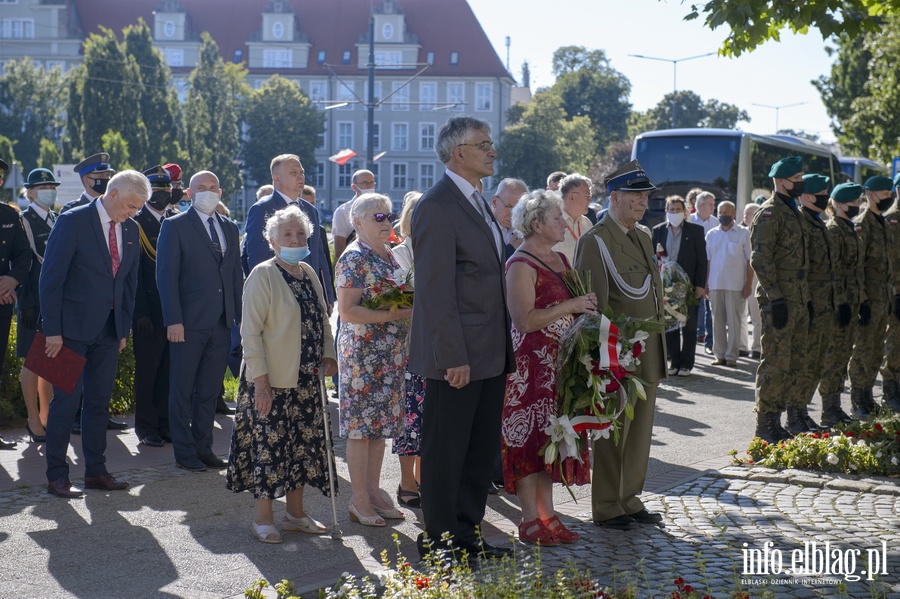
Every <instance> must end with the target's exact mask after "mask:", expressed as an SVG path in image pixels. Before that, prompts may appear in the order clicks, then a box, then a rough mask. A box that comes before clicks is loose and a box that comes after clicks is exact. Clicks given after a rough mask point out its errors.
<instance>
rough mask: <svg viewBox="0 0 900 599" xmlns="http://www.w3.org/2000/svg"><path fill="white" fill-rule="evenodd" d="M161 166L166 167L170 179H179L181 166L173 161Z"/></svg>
mask: <svg viewBox="0 0 900 599" xmlns="http://www.w3.org/2000/svg"><path fill="white" fill-rule="evenodd" d="M163 168H164V169H166V172H167V173H169V178H170V179H171V180H172V181H181V167H180V166H178V165H177V164H175V163H174V162H170V163H169V164H164V165H163Z"/></svg>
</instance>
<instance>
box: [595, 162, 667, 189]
mask: <svg viewBox="0 0 900 599" xmlns="http://www.w3.org/2000/svg"><path fill="white" fill-rule="evenodd" d="M603 182H604V183H605V184H606V191H607V193H612V192H614V191H616V190H619V189H621V190H622V191H652V190H654V189H657V187H656V185H654V184H653V183H651V182H650V178H649V177H647V173H645V172H644V168H643V167H642V166H641V165H640V164H638V161H637V160H632V161H631V162H629V163H628V164H626V165H625V166H623V167H622V168H620V169H619V170H617V171H616V172H614V173H612V174H611V175H609V176H607V177H606V178H605V179H603Z"/></svg>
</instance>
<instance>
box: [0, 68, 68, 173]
mask: <svg viewBox="0 0 900 599" xmlns="http://www.w3.org/2000/svg"><path fill="white" fill-rule="evenodd" d="M65 97H66V88H65V86H64V85H63V77H62V73H61V72H60V70H59V69H58V68H56V69H51V70H49V71H45V70H44V69H42V68H40V67H38V66H36V65H35V63H34V62H32V60H31V59H30V58H24V59H22V60H13V61H10V62H9V63H8V64H7V65H6V74H4V75H3V76H2V77H0V131H3V133H4V135H8V136H9V137H10V138H11V139H12V140H14V141H15V142H16V150H17V153H18V155H19V160H21V161H22V166H23V168H24V169H25V171H26V172H27V171H30V170H31V169H33V168H36V167H37V166H38V155H39V153H40V141H41V139H42V138H49V139H56V138H57V136H58V134H59V131H60V128H61V126H62V122H63V112H62V111H63V108H64V106H65V102H64V100H65Z"/></svg>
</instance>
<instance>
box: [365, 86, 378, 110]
mask: <svg viewBox="0 0 900 599" xmlns="http://www.w3.org/2000/svg"><path fill="white" fill-rule="evenodd" d="M364 90H365V93H366V95H365V96H363V100H365V101H366V102H368V101H369V82H368V81H366V85H365V87H364ZM381 97H382V96H381V81H376V82H375V110H381V104H379V102H381Z"/></svg>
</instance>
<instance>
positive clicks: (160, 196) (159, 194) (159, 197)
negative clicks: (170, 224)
mask: <svg viewBox="0 0 900 599" xmlns="http://www.w3.org/2000/svg"><path fill="white" fill-rule="evenodd" d="M147 203H148V204H149V205H150V207H151V208H153V209H154V210H160V211H162V210H165V209H166V207H167V206H168V205H169V204H171V203H172V193H171V192H169V191H154V192H153V195H151V196H150V199H149V200H147Z"/></svg>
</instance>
